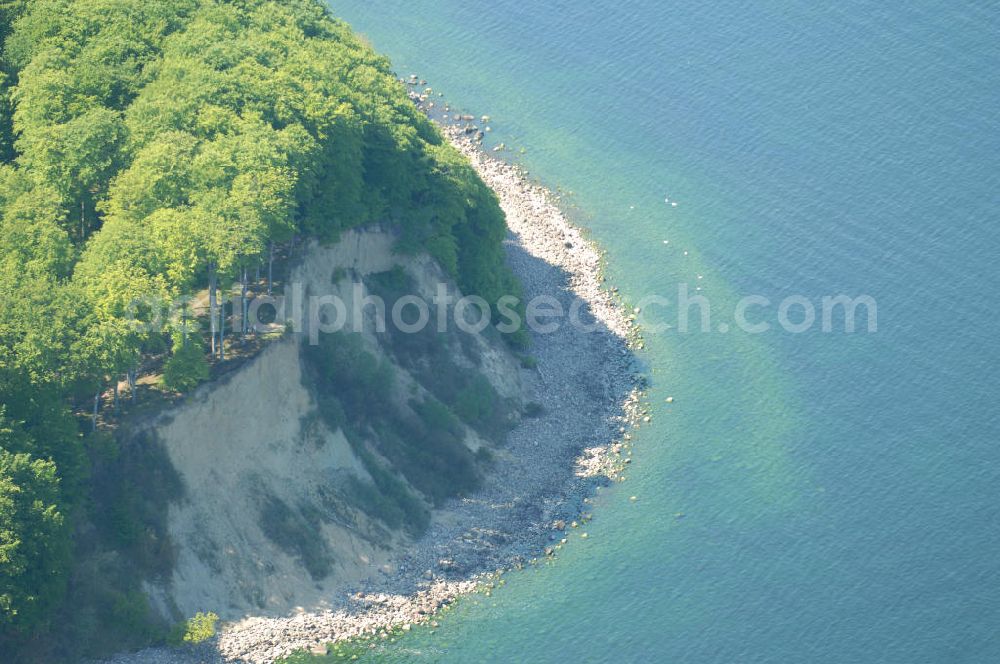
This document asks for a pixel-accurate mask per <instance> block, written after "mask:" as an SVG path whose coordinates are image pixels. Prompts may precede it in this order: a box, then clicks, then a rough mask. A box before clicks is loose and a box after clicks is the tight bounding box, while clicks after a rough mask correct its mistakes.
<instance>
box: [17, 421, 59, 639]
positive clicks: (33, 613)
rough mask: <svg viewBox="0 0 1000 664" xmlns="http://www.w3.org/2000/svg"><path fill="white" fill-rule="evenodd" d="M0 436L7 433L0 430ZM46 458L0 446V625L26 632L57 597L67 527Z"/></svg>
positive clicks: (53, 471)
mask: <svg viewBox="0 0 1000 664" xmlns="http://www.w3.org/2000/svg"><path fill="white" fill-rule="evenodd" d="M0 435H7V436H9V435H10V433H9V430H8V432H7V433H3V432H0ZM58 501H59V480H58V478H57V477H56V467H55V464H53V463H52V462H50V461H44V460H41V459H33V458H32V457H31V456H30V455H29V454H25V453H21V454H11V453H10V452H8V451H7V450H6V449H0V626H2V628H3V630H4V632H15V633H17V632H21V633H24V632H27V631H29V630H31V629H32V628H34V627H37V626H38V625H39V624H40V623H42V622H43V621H44V620H45V619H46V618H47V616H48V612H49V611H50V610H51V609H52V607H53V605H54V603H55V602H57V601H58V600H59V599H60V598H61V594H62V591H63V588H64V586H65V582H66V578H65V574H66V571H65V570H66V564H67V561H68V557H69V531H68V529H67V523H66V520H65V518H64V516H63V514H62V513H60V511H59V508H58V505H57V503H58Z"/></svg>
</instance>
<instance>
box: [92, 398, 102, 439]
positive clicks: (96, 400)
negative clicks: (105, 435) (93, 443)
mask: <svg viewBox="0 0 1000 664" xmlns="http://www.w3.org/2000/svg"><path fill="white" fill-rule="evenodd" d="M100 405H101V390H100V388H98V390H97V392H95V393H94V412H93V414H92V415H91V422H92V423H93V425H94V429H93V430H94V431H97V407H98V406H100Z"/></svg>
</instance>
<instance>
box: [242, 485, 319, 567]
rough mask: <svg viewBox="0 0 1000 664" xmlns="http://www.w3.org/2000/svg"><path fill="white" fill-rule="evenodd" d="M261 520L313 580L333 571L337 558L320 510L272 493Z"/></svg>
mask: <svg viewBox="0 0 1000 664" xmlns="http://www.w3.org/2000/svg"><path fill="white" fill-rule="evenodd" d="M259 522H260V524H261V527H262V528H263V530H264V534H265V535H266V536H267V537H268V539H270V540H271V541H272V542H274V543H275V544H277V545H278V546H279V547H281V548H282V549H283V550H284V551H285V552H286V553H288V554H289V555H292V556H295V557H296V558H298V559H299V561H300V562H301V563H302V566H303V567H305V568H306V571H307V572H309V575H310V576H312V578H313V579H322V578H324V577H325V576H327V575H328V574H329V573H330V567H331V565H332V564H333V557H332V555H331V554H330V550H329V548H328V547H327V545H326V542H325V541H324V540H323V537H322V532H321V527H322V524H323V518H322V515H320V514H319V513H318V512H317V511H316V510H314V509H309V508H306V507H300V508H298V509H293V508H291V507H289V506H288V505H287V504H286V503H285V502H284V501H282V500H281V499H280V498H276V497H274V496H268V497H267V498H265V500H264V502H263V505H262V506H261V509H260V519H259Z"/></svg>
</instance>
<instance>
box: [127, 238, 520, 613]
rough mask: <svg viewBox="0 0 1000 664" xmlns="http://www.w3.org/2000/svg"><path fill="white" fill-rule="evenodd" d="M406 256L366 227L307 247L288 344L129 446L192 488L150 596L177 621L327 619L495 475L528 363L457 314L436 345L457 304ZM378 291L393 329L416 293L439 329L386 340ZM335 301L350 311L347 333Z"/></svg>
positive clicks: (431, 273)
mask: <svg viewBox="0 0 1000 664" xmlns="http://www.w3.org/2000/svg"><path fill="white" fill-rule="evenodd" d="M394 243H395V238H394V237H393V235H392V234H391V233H390V232H386V231H381V230H367V231H365V230H362V231H351V232H347V233H345V234H344V235H343V237H342V238H341V240H340V242H338V243H337V244H336V245H333V246H328V247H324V246H319V245H317V244H313V245H311V246H310V247H308V249H307V251H306V252H305V255H304V257H303V259H302V260H301V261H300V263H299V264H298V266H297V267H296V268H295V269H294V270H293V272H292V274H291V276H290V279H289V282H288V284H287V286H286V293H290V292H295V293H296V294H297V296H298V298H299V300H298V303H297V304H296V303H294V302H287V301H286V306H285V309H284V311H281V309H280V307H279V312H280V314H283V315H284V316H285V317H291V316H293V315H296V314H301V315H300V316H299V321H300V322H299V323H297V324H296V325H294V326H289V327H290V328H291V327H294V328H295V329H294V331H291V332H289V333H287V334H285V335H284V336H282V337H281V338H280V339H278V340H276V341H273V342H271V343H270V344H269V345H267V346H266V347H265V349H264V350H263V351H262V352H261V353H260V354H259V355H258V356H257V357H255V358H253V359H252V360H249V361H247V363H246V364H245V365H244V366H242V367H240V368H239V369H237V370H235V371H234V372H232V373H231V374H229V375H227V376H226V377H225V378H223V379H221V380H220V381H217V382H215V383H212V384H207V385H204V386H202V387H201V388H199V389H198V390H196V391H195V392H194V393H192V394H191V395H189V396H188V398H186V399H185V400H184V401H183V402H182V403H181V404H179V405H177V406H174V407H172V408H170V409H169V410H168V411H166V412H164V413H162V414H160V415H159V416H157V417H156V418H154V419H153V420H151V421H149V422H148V423H147V424H145V425H144V427H143V429H142V431H136V432H134V434H135V435H138V434H140V433H141V434H142V435H146V436H149V435H152V437H153V438H155V440H156V441H157V442H158V444H159V445H161V446H162V448H163V451H164V452H165V456H166V457H167V458H169V461H170V463H171V464H172V465H173V467H174V470H175V471H176V473H177V475H178V476H179V478H180V480H181V484H182V485H183V497H182V498H180V499H179V500H177V501H175V502H173V503H171V504H170V505H169V508H168V514H167V531H168V533H169V538H170V540H171V544H172V546H173V547H174V550H175V553H176V563H175V565H174V567H173V571H172V573H171V574H170V575H169V578H167V579H164V580H159V581H150V582H147V584H146V590H147V593H148V594H149V595H150V598H151V600H152V604H153V606H154V607H156V609H157V610H158V611H159V612H160V613H161V614H162V615H164V616H165V617H170V618H174V619H176V618H178V617H187V616H191V615H193V614H194V613H195V612H197V611H215V612H217V613H218V614H219V615H220V616H222V617H223V618H227V619H228V618H237V617H240V616H243V615H247V614H255V615H260V614H265V615H268V614H269V615H279V614H285V613H287V612H288V611H291V610H294V609H295V608H297V607H301V608H304V609H316V608H322V607H324V606H325V605H326V604H327V602H328V601H329V600H330V599H331V598H333V597H335V596H338V595H339V594H340V592H339V591H342V590H344V589H346V588H348V587H350V586H352V585H353V584H356V583H357V582H359V581H361V580H362V579H364V578H366V577H369V576H372V575H377V574H379V573H381V571H382V570H384V571H390V570H389V568H388V567H387V566H388V563H389V561H390V560H391V558H392V556H393V554H394V553H396V552H398V551H400V550H401V548H402V547H405V546H406V545H407V543H408V542H409V541H411V540H412V538H413V537H415V536H416V535H418V534H419V532H420V531H421V530H422V528H424V527H426V525H427V523H428V521H429V520H430V519H433V518H434V514H435V506H437V505H440V504H441V503H442V502H443V501H444V500H446V499H447V498H448V497H450V496H453V495H456V494H459V493H462V492H466V491H468V490H470V489H471V488H473V487H474V486H475V484H476V482H477V481H478V479H479V478H480V477H481V476H482V474H483V473H486V472H488V469H489V463H490V458H491V456H492V453H491V450H492V449H495V448H496V447H497V446H499V445H501V444H502V440H503V435H504V431H505V429H506V428H509V426H511V425H512V424H513V423H514V422H515V421H516V420H517V418H518V417H519V412H520V408H521V405H522V396H521V390H522V388H521V381H520V378H519V372H520V368H519V364H518V361H517V359H516V358H515V357H514V356H513V355H512V353H511V352H510V351H509V350H508V349H507V347H506V346H505V344H504V343H503V342H502V340H501V339H500V338H499V337H498V335H496V334H495V332H493V333H492V334H491V333H490V332H484V333H482V334H473V333H468V332H465V331H462V330H461V329H459V328H458V326H456V325H455V324H454V323H453V319H452V318H451V316H452V312H451V311H449V321H451V322H450V323H449V324H448V325H447V329H446V330H445V331H442V332H439V331H438V329H437V327H436V320H435V316H436V309H435V307H434V305H433V304H432V303H431V300H432V298H433V297H434V296H435V295H440V293H441V291H440V289H441V288H444V289H445V291H446V292H448V293H449V294H451V295H452V296H459V295H460V293H458V292H457V290H456V288H455V286H454V284H453V283H452V282H451V280H450V279H448V278H447V276H446V275H445V274H444V272H443V271H442V270H441V269H440V267H439V266H438V265H437V264H436V263H435V262H434V261H433V260H432V259H430V258H429V257H428V256H426V255H417V256H399V255H395V254H394V253H393V246H394ZM372 294H379V295H381V296H383V297H384V298H385V299H386V305H387V306H386V308H387V312H386V315H387V317H389V318H391V307H392V304H393V301H394V300H395V299H396V297H398V296H399V295H401V294H407V295H411V294H412V295H416V296H417V297H419V298H420V299H422V300H424V301H425V302H427V303H428V304H429V311H430V313H431V321H430V324H429V325H428V326H427V328H426V329H425V330H422V331H420V332H415V333H410V334H405V333H401V332H399V331H398V330H393V328H392V325H391V322H390V324H389V325H388V326H387V329H386V330H384V331H382V330H380V328H379V327H378V325H377V324H376V323H377V321H376V309H375V307H374V306H372V305H371V304H370V303H369V305H368V306H366V307H364V308H361V307H356V306H355V304H356V302H355V301H356V300H357V299H358V298H359V297H361V298H363V297H366V296H368V295H372ZM332 297H336V298H339V300H340V301H341V302H342V303H343V305H344V306H343V308H342V309H341V313H342V314H343V324H342V325H341V326H340V327H341V328H342V329H341V330H340V331H339V332H335V333H334V332H330V331H329V329H330V328H331V327H333V326H334V324H335V323H338V322H339V320H337V319H336V317H337V316H338V315H340V314H339V313H338V308H337V307H334V306H332V305H330V304H329V302H330V301H331V298H332ZM324 302H326V303H327V304H323V303H324ZM357 304H360V302H357ZM410 308H411V309H413V311H415V307H413V306H412V305H411V307H410ZM359 313H360V314H361V315H360V316H358V314H359ZM410 320H411V322H412V316H411V319H410ZM319 326H322V328H323V330H325V331H323V332H320V331H319V330H318V329H317V328H318V327H319Z"/></svg>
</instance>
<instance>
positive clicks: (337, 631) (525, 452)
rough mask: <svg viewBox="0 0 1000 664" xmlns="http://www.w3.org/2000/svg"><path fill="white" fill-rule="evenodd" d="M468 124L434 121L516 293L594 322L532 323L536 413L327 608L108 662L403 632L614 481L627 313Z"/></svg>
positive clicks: (628, 382)
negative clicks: (498, 213) (390, 557)
mask: <svg viewBox="0 0 1000 664" xmlns="http://www.w3.org/2000/svg"><path fill="white" fill-rule="evenodd" d="M414 96H415V97H416V98H415V100H414V101H415V102H417V103H418V104H420V102H421V100H420V99H419V96H417V95H414ZM469 126H470V125H468V123H466V124H465V125H464V126H458V125H445V124H442V127H441V129H442V132H443V133H444V134H445V135H446V136H447V138H448V139H449V140H450V141H451V143H452V144H453V145H454V146H455V147H456V148H457V149H458V150H459V151H461V152H462V153H463V154H464V155H465V156H466V157H467V158H468V159H469V161H470V162H471V163H472V165H473V167H474V168H475V169H476V171H477V172H478V173H479V175H480V177H482V179H483V181H484V182H485V183H486V184H487V185H488V186H490V187H491V188H492V189H493V190H494V191H495V192H496V194H497V197H498V198H499V200H500V204H501V206H502V207H503V209H504V212H505V213H506V216H507V223H508V228H509V234H508V239H507V241H506V249H507V256H508V261H509V264H510V265H511V267H512V268H513V270H514V272H515V273H516V274H517V276H518V277H519V278H520V279H521V281H522V283H523V285H524V294H525V297H526V298H531V297H535V296H538V295H549V296H551V297H554V298H556V300H558V301H559V303H560V304H561V305H562V306H563V308H564V310H568V309H569V307H570V306H571V304H572V303H573V301H574V300H582V302H583V304H584V306H583V307H582V309H581V311H582V313H581V316H580V319H581V320H582V321H583V322H584V323H589V324H591V327H593V328H594V329H593V330H584V329H581V328H580V326H573V325H569V324H564V325H561V326H560V327H559V328H558V329H557V330H556V331H554V332H552V333H550V334H538V333H533V345H532V347H531V353H532V356H533V357H534V358H535V360H536V362H537V365H536V366H535V367H534V368H533V369H530V370H528V369H526V370H525V372H524V373H525V382H526V385H527V386H528V389H529V392H530V393H531V398H532V400H534V401H535V402H537V403H538V404H540V405H541V415H540V416H539V417H537V418H526V419H525V420H524V421H523V422H522V423H521V424H520V425H519V426H518V427H517V428H515V429H514V430H513V431H512V432H511V433H510V437H509V440H508V443H507V444H506V445H505V446H504V447H503V448H502V450H500V451H499V453H498V454H497V459H496V462H495V467H494V470H493V472H491V473H490V475H489V476H488V477H487V478H486V481H485V482H484V486H483V487H482V489H481V490H480V491H478V492H477V493H476V494H475V495H474V496H471V497H468V498H464V499H456V500H454V501H452V503H450V504H449V505H448V506H447V507H446V508H444V509H443V510H440V511H438V512H437V513H436V515H435V517H434V519H433V521H432V523H431V525H430V527H429V528H428V530H427V532H426V533H425V534H424V535H423V536H422V537H421V538H420V539H419V540H417V541H416V542H414V543H413V544H412V545H411V546H410V547H408V548H407V551H406V553H405V555H402V556H401V557H400V558H399V559H398V560H395V561H394V564H393V565H392V566H391V567H390V568H389V569H387V570H383V572H382V573H381V575H380V576H378V577H377V578H372V579H370V580H369V582H368V583H366V584H365V586H364V587H363V588H357V589H355V590H354V591H352V592H351V593H349V594H348V595H347V596H345V597H344V598H343V599H342V600H341V601H340V602H339V603H337V605H336V608H335V609H332V610H327V611H323V612H318V613H308V612H303V613H300V614H297V615H294V616H290V617H286V618H263V617H261V618H247V619H244V620H241V621H238V622H234V623H230V624H227V625H225V626H224V627H223V628H222V630H221V631H220V634H219V636H218V637H216V638H215V639H213V640H211V641H210V642H207V643H205V644H202V645H201V646H199V647H197V648H193V649H181V650H172V649H166V648H152V649H147V650H144V651H141V652H138V653H132V654H128V655H120V656H118V657H115V658H113V659H111V660H108V661H109V662H111V663H113V664H160V663H167V662H179V663H183V664H187V663H194V662H206V663H207V662H213V663H214V662H247V663H249V664H265V663H270V662H273V661H275V660H276V659H278V658H281V657H283V656H286V655H288V654H290V653H292V652H294V651H296V650H308V651H312V652H323V651H324V649H325V644H327V643H330V642H337V641H343V640H347V639H352V638H357V637H366V636H372V635H376V634H379V633H385V632H387V631H391V630H394V629H403V630H408V629H410V626H411V625H414V624H419V623H422V622H427V621H431V620H433V616H434V614H435V613H436V612H437V611H438V610H439V609H440V608H441V607H442V606H443V605H446V604H449V603H450V602H452V601H453V600H454V599H456V598H457V597H459V596H460V595H463V594H467V593H469V592H473V591H475V590H476V589H477V588H479V587H481V586H483V585H492V583H493V582H494V581H495V579H496V577H497V576H498V575H499V574H500V573H502V572H503V571H504V570H507V569H511V568H516V567H521V566H523V565H525V564H530V563H531V562H532V561H533V560H534V559H536V558H540V557H544V556H546V555H552V554H554V553H555V552H556V550H558V549H559V548H560V547H561V546H562V544H564V543H565V542H566V533H565V532H563V531H565V530H571V529H572V526H575V525H576V524H577V523H578V522H585V521H587V520H589V519H590V518H592V515H591V514H590V513H589V510H588V504H589V502H590V498H591V496H592V495H593V494H594V492H595V491H597V490H598V489H599V487H601V486H604V485H609V484H610V483H612V482H614V481H616V480H618V479H620V475H621V470H622V469H623V468H624V467H625V465H626V464H627V463H628V462H629V448H630V446H631V442H630V441H631V434H630V433H629V429H630V428H631V427H633V426H638V424H639V423H640V420H641V418H642V417H643V416H644V415H645V412H644V407H643V405H642V403H641V394H642V389H643V386H644V379H643V378H642V377H641V375H639V373H638V369H637V366H636V363H635V360H634V358H633V356H632V354H631V351H630V346H632V345H634V344H635V343H636V340H637V331H636V329H635V325H634V316H632V315H630V312H629V310H628V309H627V308H626V307H625V306H624V305H623V304H622V303H621V302H620V301H619V300H618V298H617V296H616V294H615V292H614V290H613V289H612V290H608V289H605V288H604V287H603V285H602V281H603V279H602V277H601V261H602V256H601V253H600V252H599V251H598V249H597V248H596V247H595V246H594V245H593V243H591V242H590V241H588V240H587V239H586V238H584V236H583V235H582V233H581V231H580V229H578V228H577V227H575V226H574V225H573V224H572V223H571V222H570V221H569V220H568V219H567V217H566V216H565V214H564V213H563V212H562V210H561V209H560V208H559V205H558V204H557V201H556V200H555V198H554V196H553V195H552V194H551V192H549V191H548V190H547V189H546V188H544V187H542V186H539V185H537V184H535V183H533V182H532V181H531V180H530V179H529V177H528V176H527V174H526V173H524V172H523V170H522V169H520V168H519V167H517V166H514V165H511V164H508V163H506V162H504V161H502V160H500V159H497V158H495V157H494V156H492V155H491V154H488V153H487V152H485V151H484V150H483V149H482V148H481V146H480V144H479V140H481V137H482V134H481V133H479V132H478V130H477V131H471V132H470V131H469V130H468V127H469ZM566 413H572V417H569V418H567V417H564V414H566ZM567 524H569V525H567Z"/></svg>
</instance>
